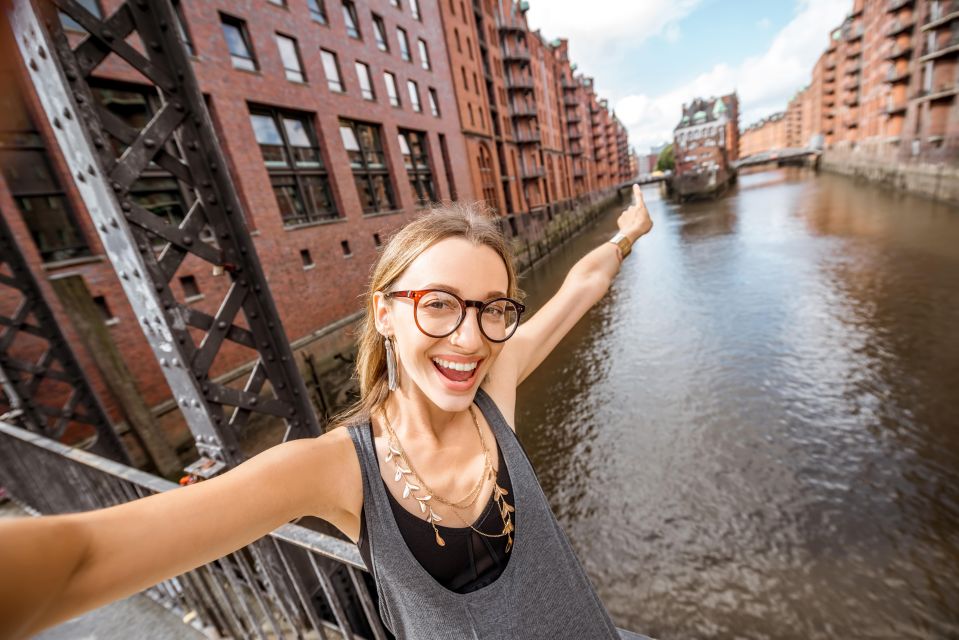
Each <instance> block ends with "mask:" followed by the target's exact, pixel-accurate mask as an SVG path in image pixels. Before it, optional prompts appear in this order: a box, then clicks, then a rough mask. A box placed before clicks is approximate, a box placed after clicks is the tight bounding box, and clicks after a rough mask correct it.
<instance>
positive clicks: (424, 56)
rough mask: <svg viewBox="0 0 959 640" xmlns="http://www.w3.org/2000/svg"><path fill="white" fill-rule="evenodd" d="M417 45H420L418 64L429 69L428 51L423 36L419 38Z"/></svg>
mask: <svg viewBox="0 0 959 640" xmlns="http://www.w3.org/2000/svg"><path fill="white" fill-rule="evenodd" d="M419 47H420V65H421V66H422V67H423V68H424V69H429V68H430V52H429V50H428V49H427V48H426V40H424V39H423V38H420V39H419Z"/></svg>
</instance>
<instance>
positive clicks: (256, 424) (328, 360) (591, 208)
mask: <svg viewBox="0 0 959 640" xmlns="http://www.w3.org/2000/svg"><path fill="white" fill-rule="evenodd" d="M622 197H623V196H622V195H621V194H620V192H618V191H616V190H615V189H610V190H607V191H604V192H600V193H594V194H590V195H588V196H584V197H582V198H581V199H575V200H574V199H571V200H567V201H565V202H560V203H556V204H553V205H550V206H548V207H543V208H540V209H537V210H534V211H532V212H530V213H528V214H527V213H524V214H521V215H509V216H504V217H502V218H498V219H497V221H498V222H499V224H500V226H501V228H502V229H503V232H504V233H505V234H506V236H507V239H508V240H509V241H510V244H511V247H512V250H513V255H514V258H515V262H516V268H517V272H518V273H520V274H522V273H525V272H526V271H527V270H529V269H531V268H532V267H533V266H535V265H536V264H537V263H539V262H540V261H541V260H543V259H545V258H546V257H548V256H549V255H550V254H551V253H552V252H553V251H555V250H556V248H558V247H559V246H561V245H563V244H564V243H566V242H567V241H569V240H570V239H571V238H573V237H574V236H576V235H577V234H578V233H579V232H581V231H582V230H583V229H584V228H586V227H587V226H589V225H590V224H591V223H592V222H593V221H594V220H595V219H596V218H597V217H599V216H600V215H601V214H602V213H603V212H604V211H606V210H607V209H608V207H610V206H611V205H612V204H613V203H615V202H618V201H620V200H621V199H622ZM362 315H363V312H362V310H360V311H357V312H355V313H353V314H351V315H349V316H346V317H344V318H341V319H339V320H337V321H336V322H333V323H331V324H329V325H327V326H324V327H322V328H320V329H317V330H316V331H313V332H312V333H310V334H308V335H306V336H301V337H300V338H297V339H296V340H293V341H292V342H291V343H290V346H291V347H292V348H293V355H294V358H295V360H296V363H297V366H298V368H299V370H300V375H302V376H303V380H304V381H305V382H306V387H307V390H308V391H309V393H310V399H311V401H312V404H313V408H314V410H315V411H316V415H317V417H318V418H319V422H320V424H325V423H326V422H327V420H328V418H330V417H331V416H333V415H335V414H336V413H337V412H339V411H340V410H342V409H344V408H346V407H347V406H349V405H350V404H352V403H353V401H354V400H356V399H357V398H358V397H359V395H358V394H359V390H358V388H357V386H356V380H354V379H353V377H352V376H353V363H354V357H355V353H356V331H357V323H358V322H359V320H360V319H361V318H362ZM254 364H255V363H254V362H253V361H250V362H248V363H246V364H244V365H242V366H240V367H237V368H236V369H233V370H232V371H229V372H227V373H224V374H223V375H221V376H219V377H218V378H217V379H216V380H215V382H216V383H217V384H223V385H227V386H230V387H236V388H240V387H242V385H243V384H244V382H245V381H246V378H247V377H248V376H249V373H250V371H251V370H252V368H253V365H254ZM264 392H267V391H266V390H264ZM152 411H153V414H154V416H155V418H156V420H157V421H158V423H159V425H160V427H161V430H162V431H163V432H164V433H165V434H166V435H167V437H168V438H169V439H170V442H171V443H172V444H173V446H174V447H176V448H177V451H178V453H179V455H180V457H181V459H183V460H185V461H188V462H192V461H193V460H195V459H196V457H197V456H196V451H195V448H194V442H193V434H192V433H191V432H190V430H189V428H188V427H187V425H186V423H185V422H184V420H183V417H182V415H181V413H180V411H179V408H178V407H177V405H176V403H175V402H174V401H173V400H172V399H171V400H166V401H164V402H162V403H160V404H158V405H156V406H154V407H152ZM284 429H285V427H284V425H283V423H282V421H280V420H277V419H275V418H271V417H269V416H265V415H263V414H252V415H251V416H250V418H249V421H248V423H247V425H246V426H245V427H244V429H243V433H242V434H241V446H242V447H243V449H244V451H245V452H246V453H247V454H248V455H255V453H258V452H259V451H261V450H263V449H265V448H266V447H268V446H271V445H273V444H276V443H277V442H279V441H280V440H281V439H282V433H283V430H284ZM128 431H129V427H128V426H127V425H126V424H120V425H117V432H118V433H120V435H121V436H123V434H125V433H127V432H128ZM125 442H127V443H128V445H129V448H130V450H131V457H132V458H133V461H134V465H135V466H138V467H143V466H144V465H145V464H146V456H145V455H144V453H143V452H142V451H141V450H140V449H139V445H138V443H137V442H136V439H135V438H125Z"/></svg>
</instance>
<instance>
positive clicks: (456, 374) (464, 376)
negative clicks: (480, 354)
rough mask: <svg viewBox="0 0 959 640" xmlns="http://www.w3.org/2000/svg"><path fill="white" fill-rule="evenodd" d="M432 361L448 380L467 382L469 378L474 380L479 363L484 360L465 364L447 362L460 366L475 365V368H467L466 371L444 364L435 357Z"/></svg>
mask: <svg viewBox="0 0 959 640" xmlns="http://www.w3.org/2000/svg"><path fill="white" fill-rule="evenodd" d="M431 362H432V363H433V366H434V367H436V370H437V371H439V372H440V374H442V375H443V377H444V378H446V379H447V380H452V381H453V382H467V381H469V380H472V379H473V376H475V375H476V371H477V370H478V369H479V365H480V363H481V362H482V360H479V361H477V362H475V363H470V365H463V364H459V363H452V362H450V363H447V364H454V365H456V364H459V366H460V367H465V366H472V365H475V366H473V368H471V369H467V370H465V371H464V370H462V369H454V368H450V367H447V366H443V365H441V364H440V363H439V362H437V361H436V360H435V359H434V360H431Z"/></svg>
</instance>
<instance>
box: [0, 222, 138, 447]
mask: <svg viewBox="0 0 959 640" xmlns="http://www.w3.org/2000/svg"><path fill="white" fill-rule="evenodd" d="M0 295H2V297H3V299H4V301H5V302H7V303H8V304H9V309H10V311H11V315H10V316H7V315H4V314H3V313H0V388H2V390H3V394H0V398H2V397H3V396H6V403H5V406H4V405H3V404H0V412H6V413H5V414H4V415H5V416H6V417H7V419H8V420H11V421H16V422H17V423H19V424H20V425H21V426H23V427H25V428H27V429H29V430H30V431H35V432H37V433H40V434H42V435H44V436H46V437H48V438H51V439H53V440H60V439H61V438H62V437H63V436H64V434H65V432H66V431H67V429H68V427H70V426H71V424H73V425H83V426H85V427H86V429H83V427H80V432H79V433H75V434H71V435H74V436H79V437H81V438H82V437H84V435H85V434H84V433H83V431H84V430H88V429H92V430H93V432H94V433H95V435H94V439H93V442H92V443H91V444H90V446H89V447H88V448H89V450H90V451H92V452H94V453H98V454H100V455H102V456H105V457H107V458H111V459H113V460H116V461H117V462H123V463H126V464H129V463H130V458H129V456H128V454H127V451H126V449H125V448H124V446H123V444H122V443H121V441H120V438H119V436H118V435H117V433H116V431H114V430H113V426H112V425H111V424H110V420H109V418H108V417H107V413H106V411H105V410H104V408H103V406H102V405H101V404H100V401H99V399H98V398H97V396H96V394H94V392H93V390H92V389H91V388H90V384H89V382H88V381H87V378H86V377H85V376H84V375H83V371H82V369H81V368H80V365H79V364H78V362H77V359H76V357H75V356H74V353H73V351H72V350H71V349H70V345H69V343H67V341H66V339H65V338H64V335H63V332H62V331H61V330H60V327H59V326H58V325H57V323H56V320H55V319H54V317H53V313H52V312H51V310H50V307H49V306H47V303H46V300H45V299H44V296H43V292H42V291H41V290H40V287H39V285H38V283H37V280H36V278H34V276H33V273H31V271H30V269H29V267H28V266H27V263H26V261H25V260H24V258H23V255H22V254H21V253H20V250H19V248H18V247H17V244H16V242H15V241H14V237H13V234H12V233H11V230H10V228H9V226H8V225H7V222H6V220H4V218H3V216H0ZM61 401H62V402H61Z"/></svg>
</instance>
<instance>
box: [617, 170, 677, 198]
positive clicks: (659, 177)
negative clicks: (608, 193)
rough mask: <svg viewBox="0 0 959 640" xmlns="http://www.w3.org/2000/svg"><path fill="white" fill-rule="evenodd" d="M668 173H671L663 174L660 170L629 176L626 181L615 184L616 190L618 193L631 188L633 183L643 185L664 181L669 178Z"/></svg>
mask: <svg viewBox="0 0 959 640" xmlns="http://www.w3.org/2000/svg"><path fill="white" fill-rule="evenodd" d="M670 175H671V174H665V173H661V172H660V173H657V174H655V175H653V174H651V173H643V174H640V175H638V176H634V177H633V178H630V179H629V180H627V181H626V182H621V183H619V184H618V185H616V191H617V192H618V193H623V192H624V191H629V190H630V189H632V188H633V185H634V184H638V185H640V186H643V185H644V184H655V183H657V182H666V181H668V180H669V176H670Z"/></svg>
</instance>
